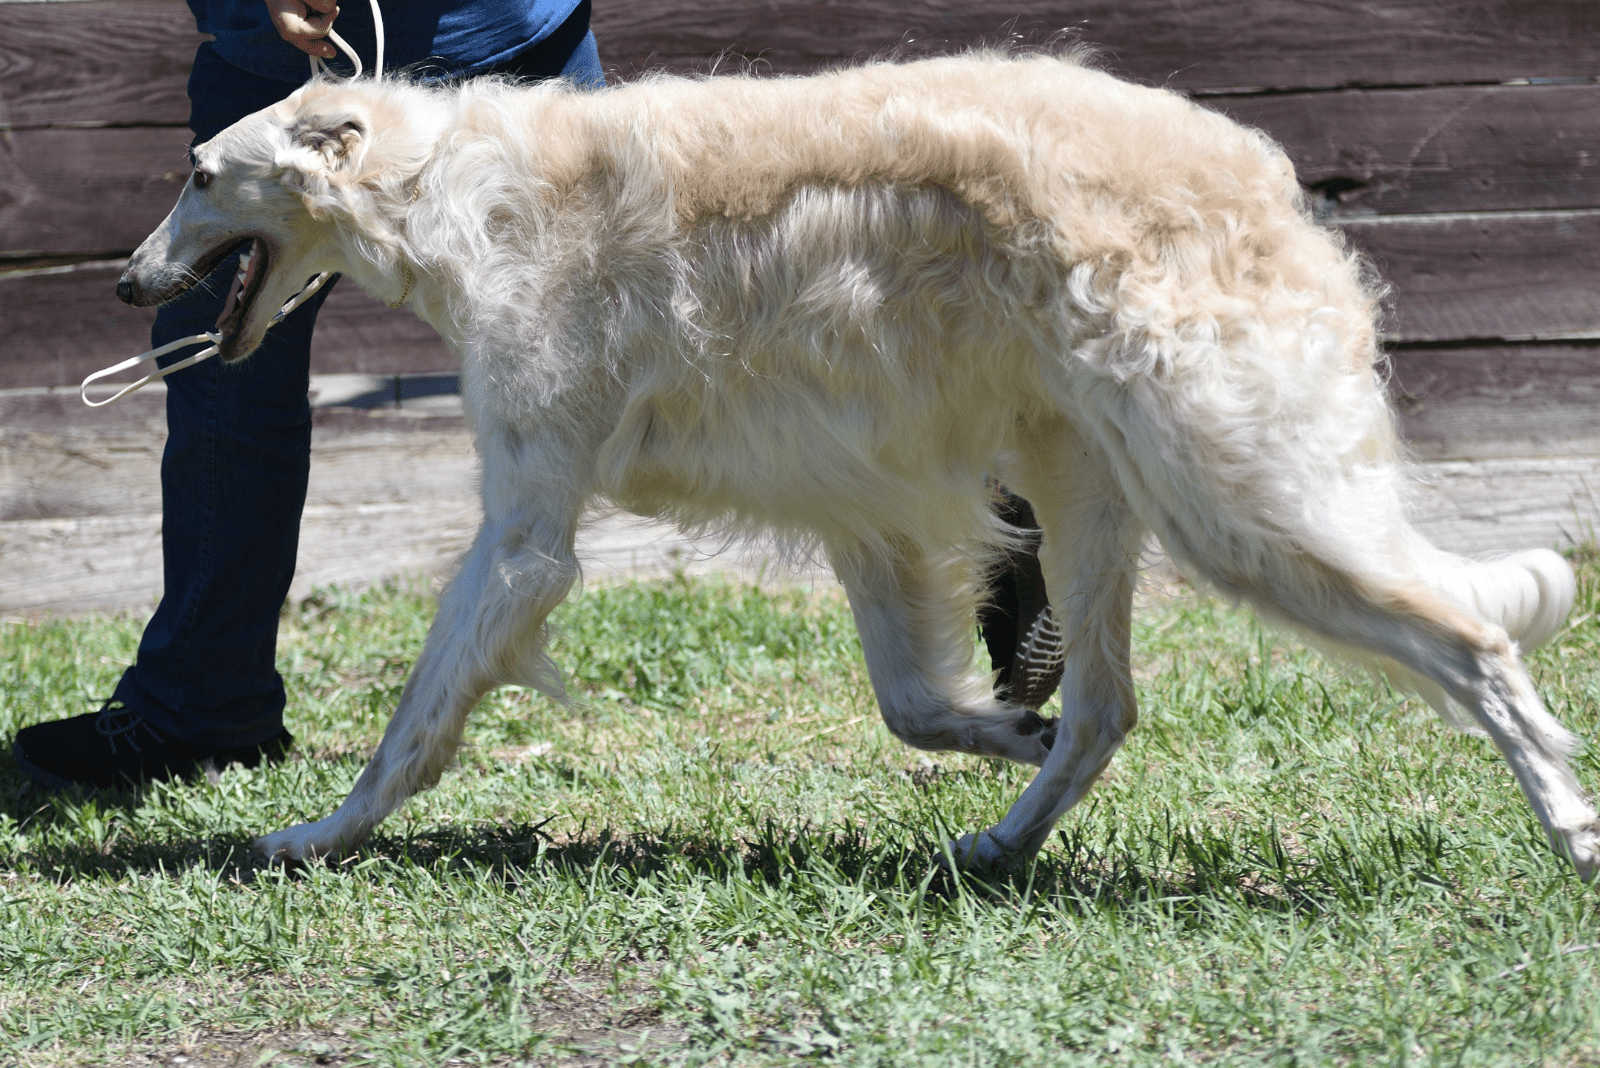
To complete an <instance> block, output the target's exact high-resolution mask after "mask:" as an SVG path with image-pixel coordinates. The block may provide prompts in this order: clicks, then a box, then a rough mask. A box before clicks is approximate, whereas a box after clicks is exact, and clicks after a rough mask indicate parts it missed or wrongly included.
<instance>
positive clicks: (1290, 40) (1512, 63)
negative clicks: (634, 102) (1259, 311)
mask: <svg viewBox="0 0 1600 1068" xmlns="http://www.w3.org/2000/svg"><path fill="white" fill-rule="evenodd" d="M593 26H594V32H595V36H596V37H597V38H598V39H599V41H600V45H601V49H602V55H603V56H604V57H605V60H606V63H607V66H608V67H615V68H616V69H618V70H619V71H620V72H622V73H623V74H624V75H625V76H626V75H629V74H633V73H636V72H638V71H641V70H647V69H654V68H660V67H667V68H671V69H704V68H705V67H706V66H707V64H708V63H709V58H708V57H716V56H718V55H721V54H723V53H731V54H734V55H736V56H739V55H742V56H746V57H750V58H753V59H755V60H757V61H758V69H761V70H770V71H773V72H778V73H789V72H802V71H808V70H813V69H815V68H817V67H818V66H824V65H827V64H831V63H837V62H839V61H841V60H848V59H855V58H863V57H869V56H872V55H876V54H880V53H882V52H884V51H886V50H899V51H900V52H902V53H908V54H912V55H915V54H920V53H924V52H943V51H948V50H950V49H951V48H953V47H954V48H961V47H965V46H967V45H969V44H971V43H974V42H979V41H988V42H1004V41H1005V40H1006V39H1007V38H1008V36H1009V35H1011V34H1013V33H1015V34H1018V35H1020V36H1021V37H1022V39H1023V40H1024V41H1029V42H1041V41H1045V40H1048V39H1049V38H1050V37H1051V35H1053V34H1056V33H1058V32H1059V31H1061V30H1067V31H1069V32H1070V33H1071V34H1072V35H1073V36H1074V37H1075V38H1076V39H1080V40H1082V41H1085V42H1087V43H1089V44H1091V45H1093V46H1095V47H1096V48H1097V49H1098V50H1099V51H1100V54H1101V56H1102V57H1103V59H1104V61H1105V63H1106V65H1107V66H1108V67H1109V68H1110V69H1112V70H1115V71H1117V72H1119V73H1122V74H1124V75H1127V76H1130V77H1134V78H1137V79H1140V80H1143V81H1146V82H1150V83H1153V84H1158V85H1167V86H1170V87H1172V88H1174V89H1184V90H1196V89H1204V90H1216V89H1234V88H1253V89H1259V88H1279V89H1287V88H1312V87H1316V88H1323V87H1337V86H1351V85H1432V84H1438V83H1445V82H1454V83H1463V82H1504V81H1510V80H1512V79H1516V78H1529V77H1541V78H1557V77H1577V78H1589V77H1590V76H1592V75H1593V74H1594V72H1595V71H1596V70H1597V69H1600V8H1597V6H1596V5H1593V4H1591V3H1589V2H1588V0H1435V2H1431V3H1395V4H1372V3H1367V2H1365V0H1318V2H1315V3H1282V2H1279V3H1263V2H1253V3H1252V2H1245V0H1186V2H1183V3H1174V2H1173V0H1012V2H1011V3H1007V4H1005V5H1002V6H996V5H992V4H983V3H973V2H971V0H928V2H925V3H919V4H863V3H846V2H844V0H657V2H655V3H649V4H619V3H610V4H596V5H595V9H594V21H593ZM734 62H736V63H737V62H738V60H735V61H734Z"/></svg>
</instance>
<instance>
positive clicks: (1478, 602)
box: [1381, 547, 1578, 734]
mask: <svg viewBox="0 0 1600 1068" xmlns="http://www.w3.org/2000/svg"><path fill="white" fill-rule="evenodd" d="M1425 551H1426V552H1427V553H1428V555H1429V559H1428V560H1427V563H1428V572H1429V573H1428V580H1429V582H1430V584H1431V585H1432V586H1433V587H1434V589H1435V591H1436V592H1437V593H1438V594H1440V595H1441V596H1443V597H1445V598H1447V599H1448V600H1450V601H1451V602H1453V603H1454V604H1456V605H1458V606H1460V607H1461V608H1463V609H1465V610H1466V611H1468V612H1469V613H1471V614H1472V615H1474V616H1476V617H1477V618H1479V619H1481V620H1483V621H1484V622H1486V623H1491V624H1494V625H1496V626H1499V627H1502V628H1504V629H1505V631H1506V633H1507V634H1509V635H1510V636H1511V638H1512V640H1513V641H1515V642H1516V643H1517V645H1518V647H1519V648H1520V649H1521V650H1522V651H1523V652H1528V651H1530V650H1533V649H1537V648H1538V647H1539V646H1541V645H1543V644H1544V643H1545V642H1547V641H1549V640H1550V639H1551V638H1553V637H1555V635H1556V632H1557V631H1559V630H1560V629H1561V625H1562V624H1563V623H1565V622H1566V619H1567V615H1568V613H1570V612H1571V611H1572V604H1573V601H1574V600H1575V599H1576V598H1577V595H1578V583H1577V579H1576V577H1575V576H1574V575H1573V573H1572V567H1571V566H1570V565H1569V564H1568V563H1567V561H1566V560H1564V559H1563V558H1562V557H1561V556H1560V555H1558V554H1557V553H1554V552H1551V551H1550V550H1549V549H1530V550H1528V551H1526V552H1519V553H1512V554H1510V555H1507V556H1500V557H1495V558H1492V559H1487V560H1469V559H1466V558H1465V557H1460V556H1454V555H1451V554H1449V553H1445V552H1440V551H1439V550H1436V549H1432V548H1431V547H1429V548H1427V549H1426V550H1425ZM1381 667H1382V669H1383V672H1384V674H1385V675H1387V676H1388V677H1389V678H1390V680H1391V681H1393V682H1395V683H1397V684H1399V685H1401V686H1403V687H1404V688H1405V689H1408V690H1412V691H1414V692H1415V693H1417V694H1418V695H1419V696H1421V697H1422V698H1423V699H1425V700H1426V701H1427V702H1428V703H1429V704H1430V705H1432V706H1433V708H1434V711H1436V712H1438V713H1439V715H1440V716H1442V717H1443V718H1444V720H1445V721H1446V722H1447V723H1449V724H1450V725H1451V726H1453V727H1456V728H1459V729H1461V730H1464V731H1467V732H1469V733H1472V734H1481V733H1482V732H1481V731H1480V730H1479V729H1478V728H1477V726H1476V725H1475V724H1473V723H1471V722H1470V721H1469V720H1468V719H1467V717H1466V716H1465V715H1464V714H1463V712H1462V710H1460V709H1458V708H1456V707H1455V706H1454V703H1453V702H1452V701H1451V700H1450V699H1449V698H1448V697H1447V696H1446V695H1445V692H1444V690H1443V689H1442V688H1440V687H1439V685H1438V684H1437V683H1435V682H1433V681H1432V680H1431V679H1424V678H1422V677H1420V676H1418V675H1416V674H1415V673H1413V672H1411V671H1409V670H1407V669H1405V668H1402V667H1400V666H1399V665H1396V664H1392V663H1384V664H1382V665H1381Z"/></svg>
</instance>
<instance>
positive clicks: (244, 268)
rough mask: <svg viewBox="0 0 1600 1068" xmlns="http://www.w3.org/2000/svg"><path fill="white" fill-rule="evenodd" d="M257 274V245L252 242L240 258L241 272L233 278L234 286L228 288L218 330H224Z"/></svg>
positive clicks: (218, 318)
mask: <svg viewBox="0 0 1600 1068" xmlns="http://www.w3.org/2000/svg"><path fill="white" fill-rule="evenodd" d="M255 273H256V243H255V242H254V241H252V242H250V247H249V248H247V249H245V250H244V255H243V256H240V257H239V270H238V271H237V272H236V273H235V274H234V276H233V284H232V285H231V286H229V287H228V299H227V300H226V301H224V302H223V304H222V314H221V315H219V316H217V329H218V330H221V329H222V324H223V322H224V321H225V320H226V319H227V318H228V316H230V315H232V314H233V309H234V308H236V307H238V305H239V298H240V297H242V296H244V291H245V289H246V288H248V287H249V285H250V280H251V279H252V278H254V277H255Z"/></svg>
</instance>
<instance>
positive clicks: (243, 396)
mask: <svg viewBox="0 0 1600 1068" xmlns="http://www.w3.org/2000/svg"><path fill="white" fill-rule="evenodd" d="M580 17H581V23H580V22H579V19H580ZM587 27H588V5H587V4H584V5H582V6H581V7H580V8H579V10H578V11H577V12H575V13H574V17H573V18H572V19H569V20H568V24H567V25H566V26H563V27H562V28H561V29H558V30H557V31H556V32H555V33H554V34H552V35H551V37H550V38H549V39H547V40H546V41H542V42H540V43H539V44H537V45H535V46H533V48H530V49H528V50H527V51H526V52H524V53H523V54H522V55H520V56H517V57H515V58H514V59H512V60H511V61H510V62H508V63H506V64H504V65H502V66H501V67H500V68H498V72H503V73H511V74H517V75H521V76H525V77H533V78H538V77H553V76H556V75H564V76H567V77H571V78H574V79H575V80H577V81H578V82H580V83H581V84H594V85H598V84H603V76H602V75H601V73H600V57H599V53H598V51H597V50H596V48H595V42H594V36H593V35H592V34H590V33H588V30H587ZM563 31H566V32H565V33H564V32H563ZM580 34H581V36H580ZM307 69H308V72H309V67H308V68H307ZM296 88H297V86H295V85H294V84H291V83H288V82H280V81H276V80H274V79H271V78H263V77H260V76H258V75H255V74H250V73H248V72H246V71H243V70H240V69H239V68H238V67H235V66H233V65H232V64H230V63H228V62H227V61H226V60H224V59H222V58H221V57H220V56H218V55H217V54H216V52H215V51H214V50H213V49H212V46H211V44H210V43H209V42H207V43H205V44H202V45H201V46H200V50H199V52H198V53H197V54H196V56H195V63H194V69H193V71H192V73H191V74H190V77H189V100H190V105H191V112H190V119H189V125H190V128H191V129H192V130H193V131H194V134H195V143H196V144H199V143H200V142H202V141H206V140H209V139H210V138H212V137H214V136H215V135H216V134H217V133H218V132H220V131H221V130H223V129H225V128H226V127H228V126H230V125H232V124H233V123H235V122H237V121H238V120H239V119H241V118H243V117H244V116H246V115H249V114H250V113H252V112H255V111H259V110H260V109H262V108H264V107H267V106H269V105H271V104H274V103H276V102H278V101H279V100H282V99H283V98H284V97H286V96H288V95H289V94H290V93H292V92H293V91H294V90H295V89H296ZM237 269H238V257H236V256H231V257H229V258H228V259H227V260H225V261H224V262H223V263H222V264H220V265H219V266H218V267H217V269H216V270H215V271H214V272H212V274H211V275H210V277H208V278H207V279H206V280H205V281H204V282H203V283H201V284H200V285H197V286H195V287H194V288H193V289H191V290H190V291H189V292H187V293H185V294H184V295H183V296H182V297H181V298H180V299H178V300H176V301H174V302H173V303H171V304H168V305H165V306H163V307H162V308H161V309H160V310H159V311H158V312H157V313H156V323H155V327H154V329H153V330H152V331H151V341H152V343H153V346H160V345H164V344H166V343H168V342H170V341H174V340H176V339H178V338H180V337H185V336H188V335H190V334H198V333H202V332H204V331H206V330H209V329H211V327H212V326H213V325H214V324H215V323H216V321H217V318H218V317H219V316H220V315H221V313H222V304H223V301H224V300H225V299H226V297H227V292H228V286H229V283H230V281H231V279H232V277H233V274H234V272H235V271H236V270H237ZM336 280H337V279H335V281H336ZM332 288H333V284H332V281H330V283H329V284H328V285H325V286H323V287H322V290H321V291H320V292H318V293H317V294H316V295H315V296H313V297H312V298H311V299H310V300H308V301H306V303H305V304H303V305H301V306H300V307H299V308H298V309H297V310H296V311H295V312H294V313H293V314H292V315H290V316H289V317H288V318H286V319H285V320H284V321H283V322H281V323H279V324H278V325H277V326H275V327H273V328H272V329H271V330H270V331H268V333H267V337H266V341H265V342H264V343H263V344H262V346H261V348H260V349H258V350H257V351H256V353H255V354H254V355H253V356H251V357H250V358H249V359H247V360H244V361H241V362H239V363H235V364H225V363H223V362H222V361H221V360H206V361H203V362H201V363H198V364H196V365H195V366H193V367H190V368H188V369H186V370H183V371H179V372H177V373H176V374H173V375H172V376H171V377H169V378H167V379H166V383H167V434H168V437H167V447H166V452H165V453H164V454H163V455H162V458H161V495H162V501H161V507H162V526H161V542H162V567H163V579H164V582H165V588H164V591H163V594H162V598H161V603H160V605H159V606H157V608H156V611H155V615H154V616H153V617H152V618H151V620H150V622H149V623H148V624H147V625H146V627H145V631H144V636H143V638H142V639H141V640H140V642H139V654H138V658H137V660H136V661H135V663H134V664H133V666H132V667H130V668H128V670H127V671H125V672H124V673H123V676H122V679H121V681H120V682H119V683H118V684H117V689H116V693H115V694H114V695H113V696H114V698H115V699H116V700H120V701H121V702H122V703H123V704H124V706H125V707H126V708H128V709H129V710H130V711H133V712H135V713H137V714H138V715H140V716H142V717H143V718H144V719H145V720H146V721H147V722H148V723H150V725H151V726H153V727H155V728H156V729H157V730H160V731H162V732H163V733H164V734H166V735H168V736H169V737H173V738H177V739H179V740H181V741H184V742H189V743H191V744H194V745H204V746H217V747H243V746H249V745H255V744H257V743H260V742H264V741H266V740H268V739H270V738H272V737H274V736H275V735H276V734H277V733H278V732H279V731H281V730H282V729H283V709H284V705H285V702H286V695H285V693H284V687H283V678H282V676H280V675H279V674H278V671H277V668H276V667H275V652H276V647H277V641H278V613H279V611H280V610H281V609H282V607H283V601H284V598H285V597H286V596H287V595H288V592H289V583H290V580H292V579H293V578H294V568H295V555H296V551H297V550H298V548H299V540H300V513H301V511H302V509H303V508H304V507H305V500H306V479H307V476H308V474H309V472H310V469H311V407H310V404H309V402H308V401H307V396H306V395H307V391H308V389H309V386H310V374H311V371H310V367H311V332H312V329H313V327H314V326H315V325H316V318H317V310H318V309H319V308H320V307H321V306H322V302H323V300H324V299H325V298H326V297H327V295H328V293H329V291H331V290H332ZM197 347H198V346H196V348H197ZM193 351H195V349H193V348H190V349H182V350H179V351H178V352H174V353H172V354H170V355H169V356H166V357H163V358H162V359H161V360H160V363H161V364H162V365H163V366H166V365H168V364H170V363H174V362H176V361H178V360H180V359H182V358H183V357H184V356H187V355H189V354H190V353H192V352H193Z"/></svg>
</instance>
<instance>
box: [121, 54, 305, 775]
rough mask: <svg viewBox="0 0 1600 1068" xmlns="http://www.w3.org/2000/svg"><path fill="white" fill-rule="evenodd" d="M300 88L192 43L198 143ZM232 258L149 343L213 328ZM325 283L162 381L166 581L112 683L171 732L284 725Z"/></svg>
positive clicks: (204, 737) (230, 738) (235, 736)
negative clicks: (236, 355)
mask: <svg viewBox="0 0 1600 1068" xmlns="http://www.w3.org/2000/svg"><path fill="white" fill-rule="evenodd" d="M295 88H296V86H295V85H293V84H292V83H288V82H278V81H274V80H272V79H268V78H261V77H259V76H257V75H254V74H250V73H248V72H247V71H243V70H240V69H239V68H237V67H235V66H233V65H232V64H230V63H228V62H226V61H225V60H223V59H222V58H221V57H219V56H218V55H216V53H215V51H214V50H213V48H212V46H211V44H210V42H207V43H205V44H202V45H201V46H200V50H199V52H198V54H197V55H196V56H195V64H194V68H193V71H192V72H191V74H190V78H189V98H190V103H191V111H190V121H189V125H190V127H191V128H192V129H193V130H194V133H195V142H196V143H199V142H201V141H205V140H207V139H209V138H211V137H213V136H215V135H216V133H217V132H218V131H220V130H222V129H223V128H225V127H227V126H229V125H231V124H232V123H234V122H236V121H238V120H239V119H241V118H243V117H244V116H246V115H248V114H250V113H252V112H254V111H257V110H259V109H261V108H264V107H267V106H269V105H271V104H273V103H275V102H276V101H278V100H281V99H282V98H284V97H286V96H288V95H289V94H290V93H292V92H293V91H294V90H295ZM238 262H239V260H238V256H237V255H234V256H229V257H228V258H227V259H226V260H224V262H223V263H222V264H221V265H219V266H218V267H217V269H216V271H214V272H213V273H212V275H211V276H210V277H209V278H208V279H206V281H205V282H203V283H201V284H200V285H197V286H195V287H194V288H193V289H191V290H190V291H189V292H187V293H185V294H184V295H183V296H182V297H181V298H179V299H178V300H177V301H174V302H173V303H172V304H169V305H166V306H164V307H162V308H161V309H160V310H159V311H158V312H157V313H156V323H155V328H154V329H153V330H152V331H151V340H152V342H153V344H154V345H157V346H159V345H163V344H166V343H167V342H170V341H174V340H176V339H178V338H180V337H186V336H188V335H191V334H198V333H203V332H204V331H206V330H210V329H211V328H212V327H213V326H214V325H215V324H216V321H217V318H218V317H219V316H220V315H221V313H222V305H223V301H224V300H225V299H226V297H227V293H228V287H229V285H230V283H231V281H232V278H233V274H234V272H235V271H236V270H237V269H238ZM332 288H333V286H332V283H331V282H330V283H329V284H328V285H325V286H323V288H322V289H321V291H319V292H318V293H317V294H316V295H314V296H313V297H312V298H311V299H310V300H308V301H307V302H306V303H305V304H303V305H301V306H300V307H299V308H297V309H296V310H295V312H294V314H292V315H290V316H289V317H288V318H287V319H285V320H284V321H283V322H281V323H279V324H278V325H277V326H275V327H273V328H272V329H271V330H270V331H269V332H268V334H267V338H266V341H265V343H264V344H263V345H262V347H261V348H260V349H258V350H257V351H256V353H255V354H254V355H252V356H251V357H249V358H248V359H246V360H244V361H242V362H239V363H234V364H225V363H223V362H222V361H221V360H220V359H216V358H213V359H210V360H206V361H203V362H201V363H198V364H196V365H194V366H193V367H190V368H187V369H185V370H183V371H179V372H177V373H176V374H173V375H171V376H170V377H168V378H167V379H166V380H165V381H166V386H167V435H168V436H167V447H166V452H165V453H164V454H163V456H162V458H161V508H162V515H161V549H162V567H163V579H164V581H165V588H164V590H163V592H162V597H161V603H160V605H159V606H158V607H157V608H156V612H155V615H154V616H153V617H152V618H151V620H150V622H149V623H148V624H147V625H146V627H145V631H144V636H143V638H142V639H141V640H140V642H139V655H138V659H137V660H136V661H135V663H134V665H133V666H132V667H131V668H129V669H128V670H127V671H126V672H125V673H124V674H123V676H122V680H121V682H120V683H119V684H118V685H117V690H116V693H115V695H114V696H115V697H116V698H117V699H118V700H120V701H122V702H123V704H124V705H125V706H126V707H128V708H129V709H130V710H132V711H135V712H137V713H139V714H140V715H141V716H143V717H144V718H145V719H146V720H147V721H149V723H150V724H151V725H152V726H154V727H155V728H157V729H158V730H161V731H163V732H164V733H166V734H168V735H170V736H172V737H174V738H177V739H179V740H181V741H185V742H189V743H192V744H195V745H208V746H211V745H214V746H218V747H234V746H247V745H253V744H255V743H258V742H263V741H266V740H267V739H269V738H271V737H273V736H274V735H275V734H277V733H278V731H279V730H281V729H282V727H283V708H284V703H285V694H284V688H283V680H282V678H281V677H280V676H279V675H278V672H277V670H276V668H275V667H274V666H273V665H274V654H275V651H276V646H277V640H278V613H279V611H280V610H281V609H282V607H283V601H284V597H285V596H286V595H287V594H288V591H289V582H290V580H291V579H293V577H294V567H295V554H296V551H297V550H298V548H299V540H300V513H301V510H302V509H303V508H304V506H305V499H306V477H307V474H308V472H309V471H310V467H311V410H310V405H309V404H308V402H307V399H306V391H307V388H308V386H309V380H310V367H311V331H312V327H313V326H314V325H315V322H316V316H317V309H318V308H320V307H321V305H322V301H323V299H324V298H325V297H326V296H327V295H328V293H329V291H330V290H331V289H332ZM198 347H199V346H196V347H195V348H198ZM193 351H195V349H186V350H183V351H180V352H175V353H172V354H170V355H168V356H165V357H162V358H161V359H160V360H159V361H158V362H160V363H161V364H162V365H163V366H166V365H168V364H170V363H174V362H176V361H178V360H180V359H182V358H183V357H184V356H187V355H188V354H189V353H191V352H193Z"/></svg>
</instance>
